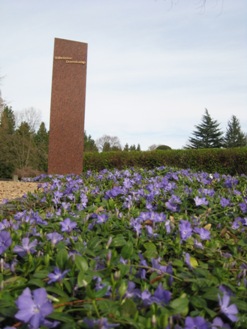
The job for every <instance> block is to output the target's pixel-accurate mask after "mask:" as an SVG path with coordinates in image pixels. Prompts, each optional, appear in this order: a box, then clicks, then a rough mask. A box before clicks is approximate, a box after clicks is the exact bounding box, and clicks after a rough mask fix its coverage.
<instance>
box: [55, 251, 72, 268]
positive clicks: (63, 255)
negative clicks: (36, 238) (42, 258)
mask: <svg viewBox="0 0 247 329" xmlns="http://www.w3.org/2000/svg"><path fill="white" fill-rule="evenodd" d="M68 258H69V257H68V252H67V250H66V249H60V250H59V252H58V253H57V257H56V263H57V266H58V268H59V269H60V270H62V269H64V267H65V264H66V262H67V260H68Z"/></svg>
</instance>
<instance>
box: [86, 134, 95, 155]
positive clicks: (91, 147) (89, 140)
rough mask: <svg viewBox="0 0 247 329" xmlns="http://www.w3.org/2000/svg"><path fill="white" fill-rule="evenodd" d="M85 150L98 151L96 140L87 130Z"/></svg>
mask: <svg viewBox="0 0 247 329" xmlns="http://www.w3.org/2000/svg"><path fill="white" fill-rule="evenodd" d="M84 152H98V148H97V146H96V143H95V141H94V140H93V139H92V137H91V135H87V133H86V131H84Z"/></svg>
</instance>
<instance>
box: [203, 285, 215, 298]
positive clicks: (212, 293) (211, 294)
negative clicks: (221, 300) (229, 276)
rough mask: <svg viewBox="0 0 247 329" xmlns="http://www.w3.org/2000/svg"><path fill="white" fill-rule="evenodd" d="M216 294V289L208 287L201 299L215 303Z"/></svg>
mask: <svg viewBox="0 0 247 329" xmlns="http://www.w3.org/2000/svg"><path fill="white" fill-rule="evenodd" d="M218 294H219V289H217V288H216V287H210V288H208V289H207V291H206V293H205V294H203V295H202V297H203V298H205V299H208V300H213V301H217V300H218Z"/></svg>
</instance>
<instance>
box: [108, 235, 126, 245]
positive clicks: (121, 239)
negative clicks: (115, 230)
mask: <svg viewBox="0 0 247 329" xmlns="http://www.w3.org/2000/svg"><path fill="white" fill-rule="evenodd" d="M124 245H126V240H125V239H124V237H123V235H122V234H118V235H116V236H115V238H113V240H112V243H111V246H112V247H122V246H124Z"/></svg>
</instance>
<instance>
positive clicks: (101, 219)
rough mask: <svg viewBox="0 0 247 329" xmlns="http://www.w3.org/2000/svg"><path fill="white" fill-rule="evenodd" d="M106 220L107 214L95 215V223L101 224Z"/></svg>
mask: <svg viewBox="0 0 247 329" xmlns="http://www.w3.org/2000/svg"><path fill="white" fill-rule="evenodd" d="M107 220H108V215H107V214H99V215H97V219H96V221H97V223H98V224H103V223H105V222H106V221H107Z"/></svg>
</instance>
